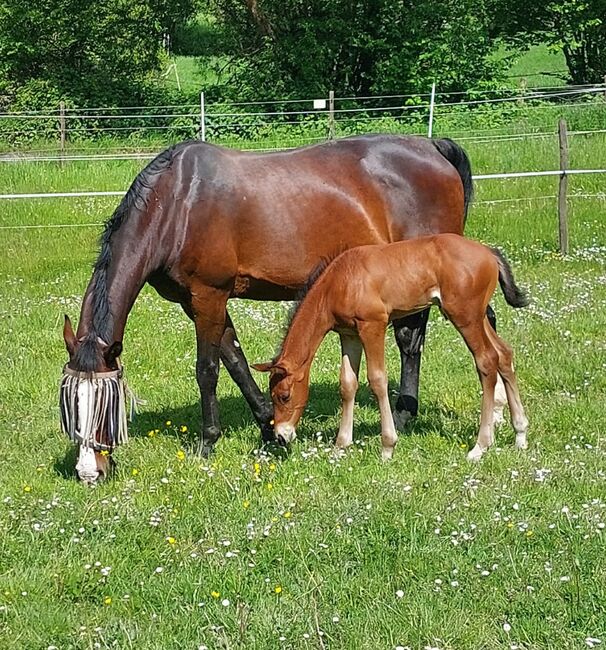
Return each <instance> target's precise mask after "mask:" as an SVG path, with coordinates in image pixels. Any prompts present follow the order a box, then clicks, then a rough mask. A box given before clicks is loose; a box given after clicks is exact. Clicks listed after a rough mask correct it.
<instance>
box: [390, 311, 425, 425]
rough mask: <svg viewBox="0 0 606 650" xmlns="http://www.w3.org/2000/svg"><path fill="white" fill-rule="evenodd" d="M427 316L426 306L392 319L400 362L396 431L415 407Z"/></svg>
mask: <svg viewBox="0 0 606 650" xmlns="http://www.w3.org/2000/svg"><path fill="white" fill-rule="evenodd" d="M428 318H429V309H426V310H424V311H420V312H418V313H416V314H412V315H411V316H407V317H406V318H400V319H398V320H394V321H393V329H394V334H395V336H396V343H397V344H398V348H399V350H400V360H401V362H402V370H401V374H400V390H399V392H398V398H397V400H396V407H395V409H394V411H393V419H394V422H395V425H396V427H397V428H398V429H399V430H400V431H401V430H402V429H403V428H404V426H405V425H406V423H407V422H408V420H410V419H411V418H413V417H415V416H416V415H417V413H418V411H419V372H420V370H421V352H422V350H423V342H424V341H425V330H426V329H427V319H428Z"/></svg>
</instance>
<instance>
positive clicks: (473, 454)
mask: <svg viewBox="0 0 606 650" xmlns="http://www.w3.org/2000/svg"><path fill="white" fill-rule="evenodd" d="M485 452H486V449H482V447H480V445H476V446H475V447H474V448H473V449H472V450H471V451H470V452H469V453H468V454H467V460H469V461H471V462H472V463H477V462H478V461H479V460H480V459H481V458H482V456H483V455H484V453H485Z"/></svg>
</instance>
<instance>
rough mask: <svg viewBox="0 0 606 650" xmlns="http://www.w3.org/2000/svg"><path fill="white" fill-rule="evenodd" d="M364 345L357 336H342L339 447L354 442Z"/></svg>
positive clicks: (337, 440) (337, 443)
mask: <svg viewBox="0 0 606 650" xmlns="http://www.w3.org/2000/svg"><path fill="white" fill-rule="evenodd" d="M361 358H362V343H361V341H360V339H359V338H358V337H357V336H347V335H345V334H342V335H341V359H342V360H341V376H340V387H341V403H342V410H341V424H340V426H339V434H338V435H337V439H336V441H335V445H336V446H337V447H341V448H343V449H344V448H345V447H349V445H351V443H352V441H353V414H354V404H355V400H356V392H357V390H358V373H359V372H360V360H361Z"/></svg>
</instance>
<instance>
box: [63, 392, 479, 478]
mask: <svg viewBox="0 0 606 650" xmlns="http://www.w3.org/2000/svg"><path fill="white" fill-rule="evenodd" d="M391 393H392V394H393V393H394V391H391ZM394 399H395V398H393V399H392V402H393V400H394ZM340 407H341V404H340V394H339V385H338V383H337V382H333V381H320V382H315V383H313V384H312V385H311V387H310V396H309V403H308V407H307V409H306V411H305V413H304V415H303V418H302V420H301V423H300V425H299V426H298V427H297V436H298V438H299V439H301V440H308V441H309V440H318V439H320V440H322V441H323V442H326V443H330V442H332V441H334V439H335V438H336V435H337V431H338V426H339V414H340ZM369 410H370V411H371V415H370V418H369ZM361 411H364V415H363V416H362V417H360V416H361V415H362V413H361ZM372 411H375V412H376V414H374V415H373V414H372ZM219 413H220V416H221V426H222V429H223V433H224V435H225V436H226V437H227V438H228V439H229V437H230V434H233V433H235V432H236V431H239V430H242V429H249V430H251V431H253V432H254V433H247V434H246V435H250V436H251V439H250V446H251V450H252V449H258V448H259V446H260V445H261V438H260V434H259V432H258V430H257V427H256V424H255V420H254V418H253V416H252V413H251V411H250V409H249V407H248V404H247V403H246V401H245V400H244V398H243V397H242V396H241V395H226V396H222V397H219ZM369 420H372V421H369ZM168 423H170V424H168ZM156 431H157V432H158V435H161V436H162V437H167V436H168V437H173V438H177V439H178V440H179V443H180V444H181V445H183V446H184V447H186V448H189V449H192V450H193V449H196V447H197V444H198V438H199V432H200V403H199V402H198V401H196V402H191V403H189V404H181V405H177V406H163V407H161V408H159V409H155V410H142V411H140V412H139V413H138V414H137V415H136V416H135V418H134V420H133V421H132V422H130V423H129V436H130V437H131V438H146V437H148V436H149V435H150V433H151V435H153V434H154V433H155V432H156ZM152 432H153V433H152ZM379 432H380V421H379V415H378V406H377V403H376V400H375V398H374V395H372V393H371V391H370V389H369V387H368V385H366V384H365V383H361V385H360V388H359V389H358V393H357V395H356V411H355V415H354V440H359V439H365V438H370V437H375V436H378V435H379ZM436 433H437V434H438V435H440V436H442V437H444V438H445V439H447V440H449V441H451V442H453V443H456V444H461V443H462V442H465V443H467V442H469V441H470V440H471V438H472V436H473V434H474V433H475V431H472V430H471V429H469V430H467V428H466V427H463V428H462V427H461V422H460V419H459V414H458V413H457V412H455V411H453V410H451V409H448V408H446V407H445V406H444V405H443V404H440V403H438V402H434V401H429V402H424V403H422V405H421V408H420V410H419V414H418V415H417V417H416V418H414V419H413V420H411V421H410V422H409V423H408V424H407V425H406V427H405V429H404V431H403V432H401V435H404V436H415V437H416V436H418V437H426V436H428V435H430V434H436ZM267 451H268V452H269V453H274V454H275V455H279V456H282V455H284V451H283V450H282V449H278V448H276V447H274V446H273V445H269V446H268V447H267ZM75 465H76V448H75V446H73V445H72V446H70V447H69V449H68V451H67V452H66V454H65V455H64V456H63V457H62V458H60V459H57V460H56V461H55V471H56V472H57V473H58V474H59V475H61V476H63V477H64V478H73V477H74V476H75V474H74V467H75Z"/></svg>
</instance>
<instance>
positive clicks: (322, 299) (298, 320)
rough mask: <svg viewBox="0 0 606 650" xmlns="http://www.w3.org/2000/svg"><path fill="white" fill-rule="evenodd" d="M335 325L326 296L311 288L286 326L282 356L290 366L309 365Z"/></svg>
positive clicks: (300, 366)
mask: <svg viewBox="0 0 606 650" xmlns="http://www.w3.org/2000/svg"><path fill="white" fill-rule="evenodd" d="M314 289H316V287H314ZM334 325H335V320H334V316H333V313H332V310H331V309H330V301H329V299H328V296H327V295H326V294H325V293H323V292H322V291H313V289H312V291H311V292H310V293H309V294H308V295H307V296H306V298H305V299H304V301H303V303H302V304H301V305H300V306H299V308H298V309H297V312H296V314H295V317H294V318H293V320H292V323H291V324H290V327H289V328H288V333H287V335H286V338H285V339H284V345H283V346H282V353H281V355H280V356H281V358H282V359H285V360H287V362H288V364H289V365H290V366H292V367H293V368H302V367H304V366H306V365H311V362H312V361H313V358H314V355H315V354H316V351H317V349H318V348H319V347H320V343H322V340H323V339H324V337H325V336H326V334H327V333H328V332H329V331H330V330H331V329H332V328H333V327H334Z"/></svg>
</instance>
